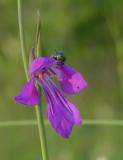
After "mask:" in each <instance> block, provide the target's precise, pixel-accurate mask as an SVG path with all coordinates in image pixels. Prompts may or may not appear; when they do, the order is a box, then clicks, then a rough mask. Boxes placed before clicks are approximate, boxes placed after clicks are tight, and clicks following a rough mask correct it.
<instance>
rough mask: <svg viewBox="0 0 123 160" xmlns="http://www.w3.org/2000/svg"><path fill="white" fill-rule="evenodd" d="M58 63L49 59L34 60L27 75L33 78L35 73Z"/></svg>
mask: <svg viewBox="0 0 123 160" xmlns="http://www.w3.org/2000/svg"><path fill="white" fill-rule="evenodd" d="M57 63H58V62H57V61H56V60H54V59H52V58H50V57H47V58H46V57H42V58H36V59H34V60H33V62H32V64H31V66H30V69H29V74H30V76H33V75H34V74H35V73H36V72H40V71H41V70H42V69H44V68H46V67H49V66H51V65H54V64H57Z"/></svg>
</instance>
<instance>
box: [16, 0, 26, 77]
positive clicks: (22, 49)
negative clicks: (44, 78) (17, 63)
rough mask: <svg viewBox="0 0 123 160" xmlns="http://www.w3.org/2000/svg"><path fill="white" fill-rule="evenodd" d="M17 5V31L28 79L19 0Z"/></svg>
mask: <svg viewBox="0 0 123 160" xmlns="http://www.w3.org/2000/svg"><path fill="white" fill-rule="evenodd" d="M17 5H18V24H19V33H20V44H21V55H22V59H23V65H24V71H25V74H26V78H27V79H28V69H27V62H26V46H25V39H24V29H23V25H22V24H23V23H22V14H21V10H22V5H21V0H17Z"/></svg>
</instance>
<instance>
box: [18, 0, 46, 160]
mask: <svg viewBox="0 0 123 160" xmlns="http://www.w3.org/2000/svg"><path fill="white" fill-rule="evenodd" d="M21 2H22V0H17V4H18V23H19V32H20V42H21V54H22V59H23V65H24V70H25V74H26V77H27V80H29V77H28V69H27V68H28V67H27V62H26V49H25V48H26V47H25V39H24V29H23V24H22V5H21ZM38 37H39V38H38V43H37V48H36V52H37V53H38V54H39V44H40V34H39V36H38ZM35 108H36V116H37V125H38V131H39V137H40V144H41V152H42V159H43V160H48V151H47V145H46V135H45V129H44V120H43V114H42V106H41V104H40V105H38V106H36V107H35Z"/></svg>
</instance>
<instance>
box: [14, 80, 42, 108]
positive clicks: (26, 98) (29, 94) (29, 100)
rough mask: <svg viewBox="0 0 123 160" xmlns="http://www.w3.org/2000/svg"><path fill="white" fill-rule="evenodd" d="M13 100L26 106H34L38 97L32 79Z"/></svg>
mask: <svg viewBox="0 0 123 160" xmlns="http://www.w3.org/2000/svg"><path fill="white" fill-rule="evenodd" d="M15 101H16V102H18V103H21V104H24V105H26V106H35V105H37V104H38V103H39V101H40V97H39V94H38V92H37V90H36V87H35V85H34V82H33V80H30V81H29V82H28V83H27V84H26V85H25V87H24V89H23V90H22V91H21V93H20V94H19V95H18V96H16V97H15Z"/></svg>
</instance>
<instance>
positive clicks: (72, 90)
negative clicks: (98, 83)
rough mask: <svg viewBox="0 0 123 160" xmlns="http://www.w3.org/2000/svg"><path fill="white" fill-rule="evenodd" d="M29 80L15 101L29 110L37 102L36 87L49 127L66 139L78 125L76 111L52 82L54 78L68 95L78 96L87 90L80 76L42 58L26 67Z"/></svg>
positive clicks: (79, 118) (54, 61)
mask: <svg viewBox="0 0 123 160" xmlns="http://www.w3.org/2000/svg"><path fill="white" fill-rule="evenodd" d="M29 75H30V80H29V82H28V83H27V84H26V85H25V87H24V88H23V90H22V91H21V93H20V94H19V95H18V96H16V97H15V101H16V102H18V103H21V104H24V105H26V106H29V107H32V106H35V105H37V104H39V103H40V96H39V93H38V89H37V85H39V86H40V87H41V88H42V90H43V92H44V94H45V97H46V101H47V107H48V119H49V121H50V123H51V125H52V127H53V128H54V129H55V130H56V132H58V133H59V134H60V135H61V136H62V137H64V138H68V137H69V136H70V134H71V132H72V129H73V126H74V125H80V124H81V116H80V113H79V111H78V109H77V108H76V107H75V106H74V105H73V104H72V103H71V102H70V101H68V100H67V98H66V97H65V96H64V94H63V92H62V91H61V90H60V89H58V88H57V86H56V85H55V83H54V82H53V81H52V80H51V78H52V77H57V79H58V81H59V82H60V85H61V88H62V90H63V91H64V92H65V93H67V94H77V93H80V92H81V91H83V90H84V89H85V88H87V86H88V85H87V82H86V81H85V80H84V78H83V76H82V75H81V74H80V73H79V72H78V71H76V70H75V69H73V68H71V67H70V66H67V65H64V64H60V63H59V62H58V61H57V60H55V59H53V58H52V57H42V58H36V59H34V60H33V62H32V64H31V66H30V68H29Z"/></svg>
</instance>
